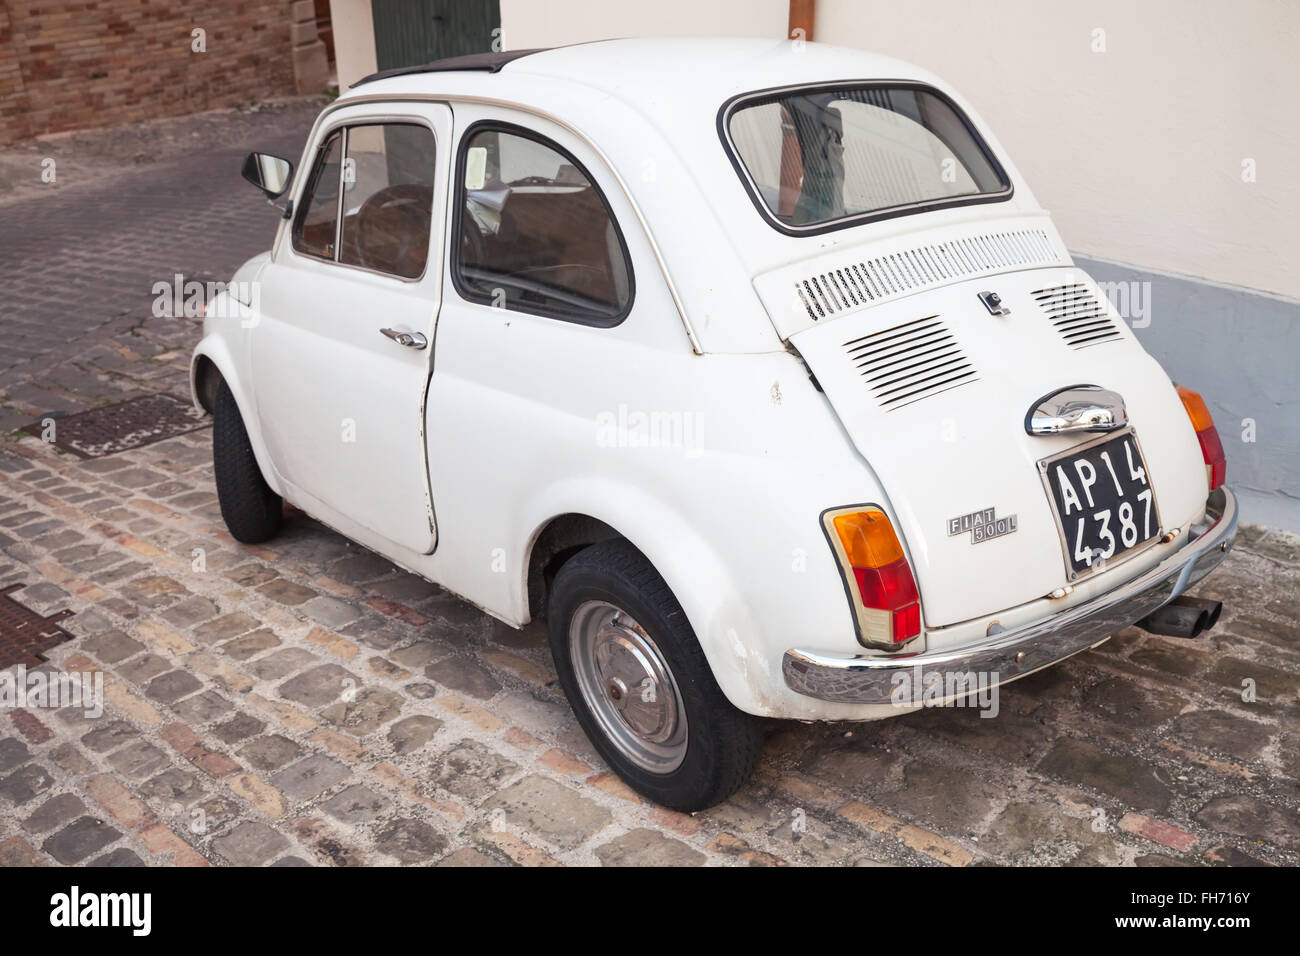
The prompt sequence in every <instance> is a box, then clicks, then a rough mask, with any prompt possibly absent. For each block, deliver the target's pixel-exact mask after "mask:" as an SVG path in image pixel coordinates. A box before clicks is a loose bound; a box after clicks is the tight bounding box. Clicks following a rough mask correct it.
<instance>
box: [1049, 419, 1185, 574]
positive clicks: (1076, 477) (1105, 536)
mask: <svg viewBox="0 0 1300 956" xmlns="http://www.w3.org/2000/svg"><path fill="white" fill-rule="evenodd" d="M1039 469H1040V470H1041V471H1042V474H1043V481H1044V483H1045V484H1046V485H1047V491H1048V495H1049V496H1050V497H1051V499H1052V506H1053V507H1054V508H1055V509H1056V521H1057V528H1058V530H1059V531H1060V532H1061V545H1062V547H1063V548H1064V549H1065V564H1066V567H1067V568H1069V570H1070V579H1071V580H1073V579H1075V578H1078V577H1080V576H1082V575H1084V574H1088V573H1089V572H1092V571H1097V570H1100V569H1101V568H1103V567H1105V565H1106V562H1108V561H1113V560H1114V559H1115V558H1117V557H1119V556H1120V555H1122V554H1126V553H1127V552H1130V551H1132V550H1133V549H1135V548H1138V547H1140V546H1141V545H1143V544H1144V543H1146V542H1148V541H1150V540H1151V539H1152V538H1154V537H1156V536H1157V535H1159V534H1160V533H1161V532H1160V515H1159V512H1158V511H1157V510H1156V499H1155V493H1154V492H1153V491H1152V489H1151V476H1150V475H1149V474H1148V473H1147V468H1146V462H1145V461H1143V459H1142V449H1141V448H1140V447H1138V443H1137V436H1136V435H1135V434H1133V432H1132V431H1126V432H1125V433H1124V434H1122V435H1117V436H1115V437H1113V438H1111V437H1107V438H1101V439H1098V440H1096V441H1094V442H1092V443H1090V444H1088V445H1084V446H1082V447H1079V448H1072V449H1070V450H1069V451H1068V452H1065V453H1064V454H1062V455H1057V456H1056V457H1055V458H1050V459H1047V460H1045V461H1042V462H1039Z"/></svg>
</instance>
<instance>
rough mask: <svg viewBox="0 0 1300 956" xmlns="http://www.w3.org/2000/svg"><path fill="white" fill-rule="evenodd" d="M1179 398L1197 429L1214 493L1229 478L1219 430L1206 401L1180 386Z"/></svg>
mask: <svg viewBox="0 0 1300 956" xmlns="http://www.w3.org/2000/svg"><path fill="white" fill-rule="evenodd" d="M1178 397H1179V398H1181V399H1182V400H1183V408H1184V409H1186V411H1187V417H1188V418H1190V419H1191V420H1192V428H1194V429H1196V440H1197V441H1199V442H1200V443H1201V457H1203V458H1204V459H1205V477H1206V480H1208V481H1209V483H1210V490H1211V491H1213V490H1214V489H1215V488H1218V487H1219V486H1220V485H1222V484H1223V482H1224V479H1225V478H1227V476H1228V460H1227V458H1226V457H1224V454H1223V442H1221V441H1220V440H1219V430H1218V429H1217V428H1215V427H1214V418H1213V417H1212V416H1211V415H1210V410H1209V409H1208V408H1206V407H1205V399H1203V398H1201V396H1200V395H1198V394H1197V393H1196V392H1193V391H1192V390H1191V389H1190V388H1183V387H1182V386H1181V385H1179V386H1178Z"/></svg>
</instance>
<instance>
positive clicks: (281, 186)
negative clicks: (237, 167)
mask: <svg viewBox="0 0 1300 956" xmlns="http://www.w3.org/2000/svg"><path fill="white" fill-rule="evenodd" d="M244 178H245V179H247V180H248V181H249V182H250V183H252V184H253V185H254V186H256V187H257V188H258V189H260V190H262V192H264V193H266V198H267V199H269V200H275V199H278V198H280V196H282V195H284V191H285V190H286V189H288V188H289V181H290V180H291V179H292V178H293V163H291V162H289V161H288V160H287V159H281V158H280V157H279V156H268V155H267V154H266V153H249V154H248V157H247V158H246V159H245V160H244Z"/></svg>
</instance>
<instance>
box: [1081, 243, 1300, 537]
mask: <svg viewBox="0 0 1300 956" xmlns="http://www.w3.org/2000/svg"><path fill="white" fill-rule="evenodd" d="M1074 261H1075V264H1076V265H1078V266H1079V268H1081V269H1083V270H1084V271H1085V272H1087V273H1088V274H1089V275H1091V276H1092V277H1093V278H1094V279H1096V280H1097V281H1098V282H1100V283H1112V282H1123V283H1139V285H1138V287H1137V288H1138V289H1139V290H1149V295H1150V298H1149V300H1148V299H1147V298H1146V292H1145V291H1143V293H1142V295H1143V298H1142V300H1141V308H1140V309H1135V308H1133V307H1132V306H1131V304H1130V308H1129V309H1128V310H1127V312H1126V310H1125V309H1124V308H1123V307H1122V303H1119V302H1117V303H1116V305H1117V307H1119V308H1120V311H1121V313H1122V314H1124V316H1125V318H1126V319H1128V320H1129V325H1130V327H1131V328H1132V329H1133V333H1134V334H1135V335H1136V336H1137V337H1138V340H1139V341H1140V342H1141V343H1142V346H1143V348H1145V349H1146V350H1147V351H1148V352H1150V353H1151V354H1152V355H1153V356H1155V358H1156V359H1157V360H1158V361H1159V362H1160V363H1161V364H1162V365H1163V366H1164V368H1165V371H1167V372H1168V373H1169V376H1170V378H1172V379H1173V380H1174V381H1175V382H1177V383H1178V384H1180V385H1186V386H1187V387H1188V388H1191V389H1195V390H1196V391H1198V392H1200V393H1201V396H1202V397H1203V398H1204V399H1205V402H1206V404H1207V405H1208V406H1209V408H1210V412H1211V414H1213V415H1214V424H1215V427H1216V428H1217V429H1218V431H1219V437H1220V439H1222V441H1223V449H1224V452H1225V453H1226V454H1227V458H1228V484H1229V486H1231V487H1232V489H1233V490H1234V491H1236V492H1238V495H1239V497H1240V498H1241V502H1242V509H1241V512H1242V513H1241V520H1242V521H1245V522H1249V523H1251V524H1263V525H1269V526H1270V527H1275V528H1284V529H1286V530H1288V531H1300V301H1296V300H1294V299H1284V298H1281V297H1278V296H1272V295H1268V294H1265V293H1260V292H1252V291H1250V290H1248V289H1238V288H1233V287H1231V286H1224V285H1217V284H1215V283H1212V282H1202V281H1198V280H1196V279H1189V278H1186V277H1183V276H1173V275H1168V274H1166V273H1159V272H1151V271H1148V270H1144V269H1141V268H1138V267H1136V266H1129V265H1123V264H1120V263H1115V262H1107V261H1105V260H1102V259H1089V258H1087V257H1085V256H1075V257H1074ZM1148 282H1149V283H1150V285H1149V286H1142V285H1141V283H1148ZM1136 312H1141V313H1143V315H1141V316H1135V315H1134V313H1136ZM1148 323H1149V324H1148ZM1252 422H1253V429H1252V425H1251V423H1252ZM1252 439H1253V440H1252Z"/></svg>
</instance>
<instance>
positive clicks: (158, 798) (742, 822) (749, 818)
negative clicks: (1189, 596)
mask: <svg viewBox="0 0 1300 956" xmlns="http://www.w3.org/2000/svg"><path fill="white" fill-rule="evenodd" d="M242 148H243V147H242V146H241V149H242ZM236 152H238V151H236ZM25 201H26V200H24V202H25ZM9 208H12V206H11V207H9ZM0 211H4V210H0ZM264 241H265V240H264V239H263V242H264ZM256 249H257V246H254V247H253V248H252V249H250V250H247V251H241V250H234V249H231V248H226V249H224V250H223V252H222V253H221V255H222V256H225V257H226V259H225V260H223V261H224V262H227V263H228V260H229V258H230V257H231V256H233V255H234V254H235V252H240V255H244V254H248V253H250V252H253V251H256ZM236 261H237V260H236ZM8 262H10V263H11V262H12V260H8ZM184 264H187V265H193V264H192V263H184ZM144 265H146V266H147V264H144ZM11 268H12V266H9V265H7V269H11ZM149 271H150V270H149V269H148V268H142V269H141V270H140V274H141V275H144V274H146V273H148V272H149ZM214 271H215V270H214ZM218 274H219V273H218ZM222 277H224V276H222ZM4 281H8V277H7V276H6V279H5V280H4ZM146 292H147V288H146ZM197 336H198V327H197V325H196V324H195V323H193V322H190V321H185V320H175V319H158V318H153V317H152V316H150V314H149V312H148V309H147V303H146V304H145V306H144V307H143V308H140V309H138V310H137V311H135V312H132V313H131V318H130V321H129V322H126V323H107V324H103V325H99V326H96V327H93V328H92V330H91V331H90V332H89V333H88V334H86V335H84V336H82V337H81V338H80V339H78V340H77V342H76V347H75V348H74V349H70V350H69V354H66V355H63V356H62V358H61V360H60V359H59V357H57V356H54V357H50V356H47V357H46V359H45V360H44V361H45V362H46V364H45V365H44V366H43V369H44V371H42V372H40V373H39V377H37V378H35V379H28V380H19V379H17V378H16V377H15V376H14V375H13V374H12V373H9V374H5V376H4V378H3V379H2V380H0V381H2V383H3V385H2V386H0V401H3V402H4V403H5V404H7V405H8V406H9V408H10V410H11V413H12V414H13V415H14V416H15V417H18V418H25V420H34V419H36V418H39V417H40V416H41V415H43V414H46V413H51V412H57V411H59V410H63V409H76V408H82V407H89V406H91V405H96V404H102V403H104V402H108V401H115V400H118V399H120V398H125V397H129V396H132V395H138V394H142V393H147V392H170V393H172V394H176V395H181V396H183V395H185V394H186V368H187V360H188V350H189V348H190V347H191V346H192V345H193V343H194V341H195V340H196V339H197ZM33 367H35V366H34V365H33ZM15 381H18V383H19V384H18V386H17V387H18V388H19V389H25V388H28V387H29V385H30V387H31V388H35V387H36V385H39V386H40V389H41V391H39V392H37V391H24V392H22V394H20V395H19V396H17V397H15V396H14V387H13V383H14V382H15ZM10 427H12V426H10ZM209 441H210V432H209V431H208V430H206V429H204V430H201V431H197V432H193V433H190V434H188V435H185V436H182V437H179V438H175V439H171V440H169V441H166V442H162V443H158V444H154V445H150V446H147V447H143V448H138V449H135V450H133V451H129V452H125V453H121V454H118V455H114V456H111V457H106V458H100V459H91V460H86V461H83V460H80V459H78V458H75V457H73V456H71V455H68V454H64V453H61V452H59V451H58V450H57V449H55V448H54V447H53V446H50V445H48V444H45V443H43V442H41V441H39V440H37V439H36V438H33V437H29V436H26V435H15V434H9V435H7V436H5V437H4V438H3V439H0V589H3V587H5V586H7V585H9V584H22V585H23V587H22V588H21V589H20V590H18V591H16V592H14V593H13V594H12V595H11V597H13V598H15V599H16V600H18V601H20V602H21V603H23V604H25V605H27V606H28V607H31V608H33V609H34V610H36V611H39V612H40V613H42V614H52V613H54V612H56V611H59V610H63V609H68V610H71V611H73V612H75V613H74V614H73V616H72V617H70V618H67V619H65V620H63V621H62V622H61V625H62V626H63V627H65V628H66V629H67V630H68V631H69V632H70V633H71V634H72V635H73V636H74V637H73V640H71V641H69V642H66V643H64V644H61V645H58V646H57V647H55V648H54V649H53V650H52V651H50V653H49V658H50V662H49V664H47V665H44V666H43V669H44V670H46V671H58V670H63V671H66V672H79V673H80V672H101V673H102V674H103V675H104V679H105V691H104V696H105V698H106V706H105V710H104V713H103V714H102V715H101V716H98V717H87V716H86V714H85V713H84V711H83V710H82V709H79V708H75V707H65V708H63V709H58V710H55V709H51V708H42V707H38V706H34V705H29V706H28V707H25V708H17V707H12V706H4V707H0V865H12V864H23V863H44V864H52V863H64V864H74V863H78V864H79V863H97V864H110V865H111V864H118V865H123V864H138V863H142V862H143V863H150V864H168V863H172V864H179V865H193V866H205V865H225V864H236V865H239V864H254V865H260V864H275V865H285V866H288V865H300V864H313V865H355V864H427V863H445V864H472V865H496V864H509V863H512V862H514V863H523V864H546V865H550V864H555V863H559V864H565V865H581V864H606V865H617V864H638V863H653V864H684V865H695V864H712V865H726V864H760V865H762V864H772V865H782V864H792V865H799V864H810V863H831V864H860V865H876V864H891V863H907V864H920V865H948V866H965V865H976V864H1007V863H1014V864H1065V863H1070V864H1120V865H1129V864H1138V865H1152V864H1171V863H1185V864H1200V865H1206V864H1209V865H1222V864H1255V863H1273V864H1287V865H1295V864H1297V863H1300V793H1298V792H1297V787H1296V783H1295V780H1296V776H1297V771H1300V756H1298V755H1300V702H1298V698H1297V695H1298V693H1300V624H1298V623H1297V622H1298V621H1300V539H1298V538H1296V537H1294V536H1289V535H1285V534H1283V533H1280V532H1271V531H1266V530H1264V529H1261V528H1246V529H1244V531H1243V534H1242V537H1241V539H1240V541H1239V545H1238V549H1237V550H1236V551H1235V552H1234V553H1233V554H1232V555H1231V556H1230V557H1229V559H1228V561H1227V562H1226V563H1225V565H1224V566H1223V567H1222V568H1221V569H1220V571H1219V572H1218V573H1217V574H1216V575H1215V576H1214V577H1212V578H1210V579H1209V580H1208V581H1206V582H1205V583H1203V585H1202V586H1201V587H1200V588H1199V589H1198V591H1199V593H1200V594H1202V595H1204V596H1210V597H1216V598H1220V599H1223V600H1224V601H1225V602H1226V608H1225V612H1224V617H1223V620H1222V622H1221V623H1220V624H1219V626H1218V628H1216V630H1215V631H1213V632H1212V633H1211V634H1210V635H1208V636H1206V637H1204V638H1202V639H1199V640H1197V641H1190V642H1189V641H1178V640H1174V639H1169V638H1161V637H1154V636H1151V635H1146V634H1144V633H1142V632H1139V631H1136V630H1132V629H1130V630H1126V631H1124V632H1122V633H1121V634H1119V635H1117V636H1116V637H1115V638H1114V639H1113V640H1111V641H1110V642H1109V643H1107V644H1106V645H1103V646H1102V647H1101V648H1099V649H1098V650H1096V651H1092V652H1089V653H1087V654H1084V655H1080V656H1079V657H1076V658H1074V659H1072V660H1071V661H1068V662H1066V663H1065V664H1063V665H1061V666H1058V667H1055V668H1051V669H1049V670H1047V671H1043V672H1040V673H1039V674H1037V675H1034V676H1032V677H1029V678H1026V679H1025V680H1022V681H1019V682H1017V683H1015V684H1013V685H1011V686H1009V687H1006V688H1003V690H1002V693H1001V695H1000V702H999V703H1000V713H999V715H998V716H997V717H996V718H995V719H983V718H981V717H979V716H978V714H977V713H976V712H975V711H972V710H961V709H948V710H942V711H927V712H923V713H919V714H913V715H909V716H906V717H901V718H897V719H894V720H890V721H885V722H881V723H875V724H857V725H852V724H836V725H804V724H798V723H793V722H772V723H771V725H770V734H769V739H768V745H767V748H766V750H765V752H764V756H763V760H762V763H761V765H760V767H759V769H758V773H757V774H756V775H755V777H754V779H753V780H752V781H751V782H750V783H749V784H748V785H747V786H746V787H745V788H744V789H743V790H742V791H741V792H740V793H739V794H737V795H736V796H735V797H733V798H732V799H731V800H729V801H727V802H726V803H724V804H723V805H721V806H719V807H716V808H714V809H712V810H709V811H706V812H702V813H699V814H696V815H693V816H685V815H681V814H676V813H670V812H666V811H664V810H662V809H660V808H657V807H655V806H654V805H652V804H649V803H646V802H645V801H642V800H640V799H639V798H637V797H636V795H635V794H633V793H632V792H630V791H629V790H628V789H627V788H626V787H625V786H623V785H622V784H621V783H620V782H619V781H618V779H617V778H616V777H614V776H613V775H612V774H610V773H609V772H608V770H607V768H606V767H605V766H604V765H603V763H602V762H601V760H600V759H599V757H597V756H596V754H595V753H594V752H593V751H592V749H591V747H590V746H589V744H588V743H587V742H586V740H585V738H584V737H583V736H582V733H581V731H580V730H579V729H578V727H577V725H576V723H575V721H574V720H573V718H572V716H571V714H570V712H569V710H568V707H567V705H566V704H565V702H564V700H563V697H562V695H561V694H560V692H559V690H558V687H557V686H556V683H555V674H554V671H553V668H552V665H551V662H550V658H549V652H548V650H547V647H546V640H545V634H544V632H543V630H542V628H541V627H540V626H536V625H535V626H532V627H530V628H528V629H526V630H524V631H522V632H517V631H513V630H511V629H509V628H507V627H505V626H504V625H501V624H499V623H497V622H495V621H493V620H492V619H490V618H488V617H487V616H485V615H484V614H482V613H481V612H479V611H478V610H476V609H474V608H473V607H471V606H469V605H467V604H465V603H463V602H461V601H459V600H458V599H456V598H454V597H452V596H451V595H449V594H447V593H446V592H444V591H442V590H441V589H439V588H437V587H435V586H434V585H431V584H429V583H427V582H425V581H423V580H421V579H418V578H416V577H414V576H412V575H409V574H407V573H405V572H402V571H400V570H398V569H397V568H395V567H393V566H392V565H391V564H389V563H388V562H386V561H384V560H382V559H380V558H378V557H376V556H375V555H373V554H371V553H369V552H367V551H365V550H364V549H362V548H360V547H359V546H357V545H354V544H352V543H350V542H348V541H347V540H346V539H344V538H342V537H340V536H339V535H337V534H335V533H334V532H332V531H329V530H328V529H326V528H324V527H322V526H321V525H320V524H318V523H316V522H315V521H313V520H312V519H310V518H309V517H307V516H305V515H303V514H301V513H297V512H290V514H289V517H288V520H287V522H286V528H285V531H284V533H283V534H282V535H281V536H280V537H279V538H277V539H276V540H274V541H272V542H269V543H268V544H266V545H264V546H261V547H248V546H244V545H239V544H237V543H235V542H234V541H233V540H232V539H231V538H230V537H229V536H228V535H227V534H226V533H225V530H224V527H223V526H222V524H221V519H220V515H219V512H218V508H217V505H216V499H215V494H214V491H213V486H212V475H211V455H210V449H209V444H208V443H209ZM11 673H12V669H11ZM1243 681H1250V682H1252V684H1251V685H1250V686H1252V687H1253V688H1254V695H1253V696H1254V699H1253V700H1250V701H1249V702H1248V701H1247V700H1246V699H1244V698H1243ZM341 688H342V689H344V690H345V691H346V692H344V693H341V692H340V689H341ZM1245 696H1246V697H1250V696H1252V695H1249V694H1247V695H1245Z"/></svg>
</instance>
